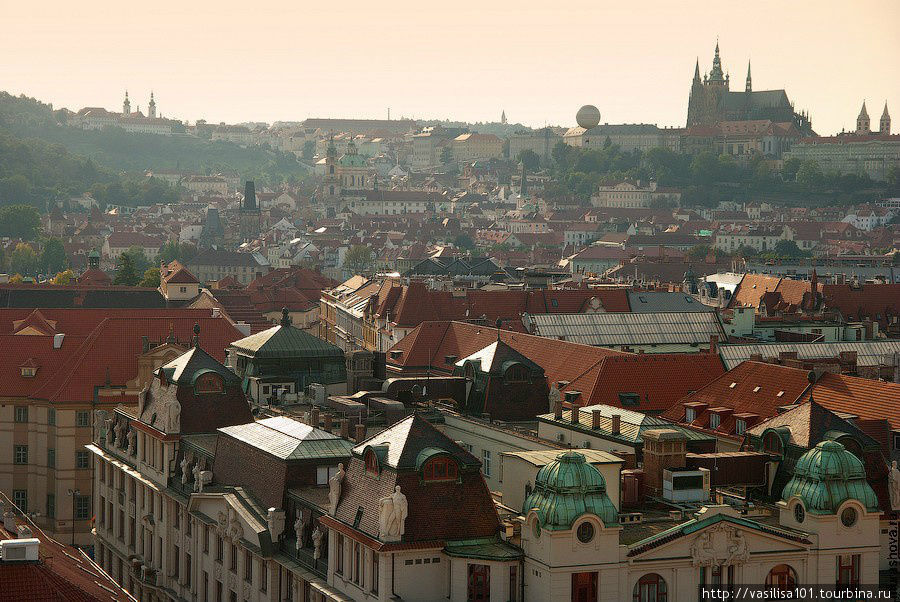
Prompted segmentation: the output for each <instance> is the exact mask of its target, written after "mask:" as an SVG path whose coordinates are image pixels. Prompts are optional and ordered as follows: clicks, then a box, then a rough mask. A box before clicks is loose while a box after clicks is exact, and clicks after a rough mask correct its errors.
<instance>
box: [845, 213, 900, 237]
mask: <svg viewBox="0 0 900 602" xmlns="http://www.w3.org/2000/svg"><path fill="white" fill-rule="evenodd" d="M898 212H900V207H898V208H897V209H886V208H883V207H860V208H858V209H853V210H851V211H850V212H849V213H847V215H846V216H844V219H843V220H841V221H843V222H844V223H847V224H852V225H853V226H854V227H855V228H859V229H860V230H865V231H870V230H874V229H875V228H880V227H882V226H885V225H887V224H888V223H890V222H891V220H893V219H894V217H895V216H897V215H898Z"/></svg>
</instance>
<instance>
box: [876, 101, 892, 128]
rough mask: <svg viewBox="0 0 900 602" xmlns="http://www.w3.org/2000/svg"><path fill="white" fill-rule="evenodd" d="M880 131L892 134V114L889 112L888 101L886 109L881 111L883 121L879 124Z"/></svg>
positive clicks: (885, 105) (885, 104)
mask: <svg viewBox="0 0 900 602" xmlns="http://www.w3.org/2000/svg"><path fill="white" fill-rule="evenodd" d="M878 131H879V133H881V135H883V136H890V135H891V115H890V114H889V113H888V109H887V103H884V111H882V113H881V123H880V124H879V127H878Z"/></svg>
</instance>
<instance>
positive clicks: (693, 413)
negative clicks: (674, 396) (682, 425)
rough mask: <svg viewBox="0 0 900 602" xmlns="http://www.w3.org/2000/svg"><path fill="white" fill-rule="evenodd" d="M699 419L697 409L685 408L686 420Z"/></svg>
mask: <svg viewBox="0 0 900 602" xmlns="http://www.w3.org/2000/svg"><path fill="white" fill-rule="evenodd" d="M696 419H697V410H695V409H694V408H685V410H684V421H685V422H693V421H694V420H696Z"/></svg>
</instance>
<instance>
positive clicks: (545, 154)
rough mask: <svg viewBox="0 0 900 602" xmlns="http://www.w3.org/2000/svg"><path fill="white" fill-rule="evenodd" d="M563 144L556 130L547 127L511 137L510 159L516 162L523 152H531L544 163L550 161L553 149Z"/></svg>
mask: <svg viewBox="0 0 900 602" xmlns="http://www.w3.org/2000/svg"><path fill="white" fill-rule="evenodd" d="M560 142H562V135H561V133H560V132H559V131H558V130H557V129H556V128H550V127H545V128H541V129H539V130H528V131H524V132H519V133H515V134H512V135H510V137H509V157H510V159H513V160H515V158H516V157H518V156H519V153H521V152H522V151H526V150H530V151H532V152H533V153H535V154H536V155H537V156H538V157H540V158H541V160H542V161H549V160H550V158H551V153H552V152H553V147H555V146H556V145H557V144H558V143H560Z"/></svg>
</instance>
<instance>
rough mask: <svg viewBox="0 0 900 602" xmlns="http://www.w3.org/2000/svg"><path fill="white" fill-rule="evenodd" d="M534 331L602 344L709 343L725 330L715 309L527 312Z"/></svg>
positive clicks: (545, 334) (720, 338)
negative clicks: (692, 310)
mask: <svg viewBox="0 0 900 602" xmlns="http://www.w3.org/2000/svg"><path fill="white" fill-rule="evenodd" d="M522 320H523V322H524V323H525V325H526V327H528V329H529V332H531V333H532V334H535V335H538V336H542V337H546V338H550V339H564V340H566V341H570V342H573V343H582V344H584V345H594V346H599V347H604V346H612V345H684V344H694V343H696V344H701V343H709V337H710V336H711V335H716V336H718V337H719V340H725V333H724V332H723V330H722V325H721V323H720V322H719V317H718V315H716V313H715V312H703V313H694V312H660V313H647V314H635V313H596V314H526V315H525V316H523V317H522Z"/></svg>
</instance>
